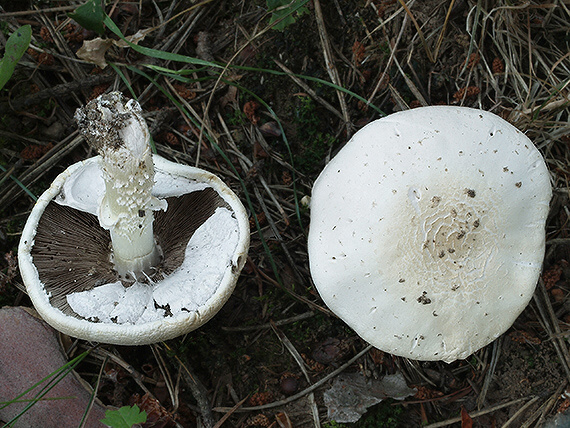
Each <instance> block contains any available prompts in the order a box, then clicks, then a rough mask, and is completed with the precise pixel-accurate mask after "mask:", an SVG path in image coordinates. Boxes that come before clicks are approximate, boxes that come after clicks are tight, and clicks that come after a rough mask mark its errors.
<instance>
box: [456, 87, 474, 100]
mask: <svg viewBox="0 0 570 428" xmlns="http://www.w3.org/2000/svg"><path fill="white" fill-rule="evenodd" d="M480 93H481V89H479V87H477V86H468V87H466V88H461V89H460V90H459V91H457V92H456V93H455V94H453V98H454V99H455V101H461V100H462V99H463V98H471V97H474V96H477V95H479V94H480Z"/></svg>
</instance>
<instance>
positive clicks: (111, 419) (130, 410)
mask: <svg viewBox="0 0 570 428" xmlns="http://www.w3.org/2000/svg"><path fill="white" fill-rule="evenodd" d="M101 422H102V423H104V424H105V425H107V426H110V427H111V428H131V427H132V426H133V425H135V424H142V423H145V422H146V412H145V411H144V410H140V409H139V408H138V406H137V405H136V404H135V405H134V406H132V407H131V406H124V407H121V408H120V409H118V410H107V411H106V412H105V419H101Z"/></svg>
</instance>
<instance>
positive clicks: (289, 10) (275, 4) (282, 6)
mask: <svg viewBox="0 0 570 428" xmlns="http://www.w3.org/2000/svg"><path fill="white" fill-rule="evenodd" d="M266 2H267V9H269V10H270V11H273V14H272V15H271V19H270V20H269V24H270V25H271V24H273V23H274V22H277V23H276V24H275V25H274V26H273V28H274V29H275V30H279V31H283V30H284V29H285V27H287V26H289V25H291V24H293V23H294V22H295V21H296V20H297V18H298V17H299V16H301V15H303V14H305V13H308V12H309V10H308V9H307V8H306V7H305V6H304V5H305V4H306V3H307V0H266Z"/></svg>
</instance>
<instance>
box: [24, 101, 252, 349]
mask: <svg viewBox="0 0 570 428" xmlns="http://www.w3.org/2000/svg"><path fill="white" fill-rule="evenodd" d="M76 119H77V120H78V123H79V128H80V131H81V133H82V134H83V136H84V137H85V138H86V140H87V141H88V142H89V143H90V144H91V145H92V146H94V147H95V148H96V149H97V150H98V151H99V153H100V156H95V157H92V158H90V159H87V160H85V161H82V162H78V163H76V164H74V165H71V166H70V167H69V168H68V169H66V170H65V171H64V172H62V173H61V174H60V175H59V176H58V177H57V178H56V179H55V180H54V182H53V183H52V185H51V186H50V188H49V189H48V190H46V191H45V192H44V193H43V194H42V196H41V197H40V198H39V199H38V201H37V203H36V205H35V206H34V208H33V209H32V212H31V214H30V217H29V218H28V221H27V223H26V225H25V227H24V230H23V232H22V238H21V240H20V245H19V249H18V254H19V257H18V259H19V265H20V271H21V274H22V279H23V281H24V283H25V285H26V289H27V292H28V295H29V296H30V298H31V300H32V303H33V304H34V306H35V308H36V310H37V311H38V312H39V314H40V315H41V316H42V317H43V319H44V320H45V321H47V322H48V323H49V324H51V325H52V326H53V327H55V328H56V329H58V330H60V331H62V332H64V333H66V334H68V335H70V336H73V337H78V338H81V339H85V340H91V341H98V342H103V343H112V344H122V345H142V344H148V343H155V342H158V341H162V340H167V339H171V338H174V337H176V336H179V335H182V334H184V333H187V332H189V331H191V330H194V329H196V328H198V327H199V326H201V325H202V324H204V323H205V322H207V321H208V320H209V319H211V318H212V317H213V316H214V315H215V314H216V313H217V312H218V311H219V309H220V308H221V307H222V306H223V304H224V303H225V302H226V301H227V300H228V299H229V297H230V295H231V293H232V291H233V289H234V287H235V284H236V281H237V278H238V276H239V273H240V271H241V269H242V268H243V265H244V264H245V260H246V256H247V250H248V247H249V222H248V218H247V214H246V211H245V209H244V207H243V205H242V204H241V202H240V201H239V199H238V198H237V196H236V195H235V194H234V193H233V192H232V191H231V190H230V188H229V187H228V186H226V185H225V184H224V183H223V182H222V181H221V180H220V179H219V178H218V177H216V176H215V175H213V174H211V173H209V172H207V171H204V170H202V169H198V168H193V167H190V166H185V165H180V164H176V163H173V162H170V161H168V160H166V159H164V158H162V157H160V156H157V155H151V152H150V147H149V138H150V137H149V135H150V134H149V132H148V128H147V126H146V123H145V121H144V119H143V117H142V115H141V108H140V106H139V105H138V103H137V102H136V101H134V100H129V101H127V100H125V99H124V98H123V96H122V95H121V94H120V93H118V92H113V93H110V94H106V95H102V96H101V97H99V98H97V99H96V100H94V101H92V102H90V103H89V104H87V106H85V107H84V108H82V109H79V110H78V111H77V113H76Z"/></svg>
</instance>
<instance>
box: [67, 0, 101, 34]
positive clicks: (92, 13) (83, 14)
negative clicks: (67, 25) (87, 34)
mask: <svg viewBox="0 0 570 428" xmlns="http://www.w3.org/2000/svg"><path fill="white" fill-rule="evenodd" d="M67 15H68V16H69V17H70V18H71V19H73V20H75V22H77V23H78V24H79V25H81V26H82V27H83V28H85V29H87V30H91V31H95V32H96V33H98V34H103V33H104V32H105V27H104V25H103V20H104V19H105V11H104V10H103V7H102V6H101V0H88V1H87V2H85V3H84V4H82V5H81V6H79V7H78V8H77V9H75V11H74V12H71V13H68V14H67Z"/></svg>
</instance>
